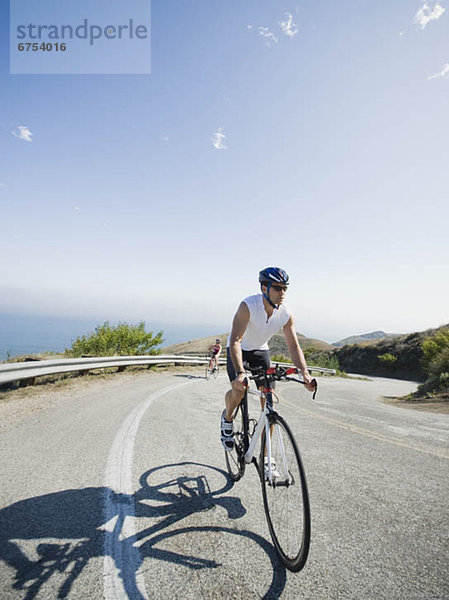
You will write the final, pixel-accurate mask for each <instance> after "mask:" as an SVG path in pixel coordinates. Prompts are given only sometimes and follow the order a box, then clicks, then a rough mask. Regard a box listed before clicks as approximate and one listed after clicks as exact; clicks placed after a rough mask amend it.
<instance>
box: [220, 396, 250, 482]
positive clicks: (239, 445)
mask: <svg viewBox="0 0 449 600" xmlns="http://www.w3.org/2000/svg"><path fill="white" fill-rule="evenodd" d="M244 431H245V419H244V414H243V401H242V402H240V404H239V405H238V406H237V408H236V409H235V411H234V448H233V449H232V450H231V451H229V452H228V451H226V450H225V459H226V467H227V469H228V473H229V476H230V478H231V479H232V480H233V481H238V480H239V479H241V477H242V476H243V473H244V472H245V461H244V458H243V457H244V455H245V442H244Z"/></svg>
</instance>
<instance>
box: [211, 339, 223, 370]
mask: <svg viewBox="0 0 449 600" xmlns="http://www.w3.org/2000/svg"><path fill="white" fill-rule="evenodd" d="M221 349H222V346H221V339H220V338H217V339H216V340H215V344H212V345H211V346H209V354H210V357H211V361H210V366H212V363H213V364H214V366H215V368H216V367H217V366H218V359H219V358H220V354H221Z"/></svg>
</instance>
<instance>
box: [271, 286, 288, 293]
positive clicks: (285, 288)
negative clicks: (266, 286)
mask: <svg viewBox="0 0 449 600" xmlns="http://www.w3.org/2000/svg"><path fill="white" fill-rule="evenodd" d="M271 287H272V288H273V290H276V291H277V292H286V291H287V289H288V288H287V286H286V285H276V284H273V285H272V286H271Z"/></svg>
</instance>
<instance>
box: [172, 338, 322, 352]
mask: <svg viewBox="0 0 449 600" xmlns="http://www.w3.org/2000/svg"><path fill="white" fill-rule="evenodd" d="M228 335H229V333H219V334H218V335H211V336H208V337H205V338H199V339H196V340H189V341H188V342H182V343H179V344H172V345H171V346H167V347H166V348H163V349H162V352H163V353H164V354H185V353H188V354H200V355H201V354H206V353H207V349H208V348H209V346H210V345H211V344H213V343H214V342H215V340H216V339H217V338H220V339H221V340H222V344H223V346H224V347H226V342H227V339H228ZM296 335H297V336H298V340H299V343H300V345H301V348H303V349H304V350H307V349H309V348H314V349H317V350H334V347H333V346H332V345H331V344H328V343H327V342H323V341H322V340H315V339H313V338H307V337H305V336H304V335H302V334H300V333H297V334H296ZM269 348H270V352H271V354H285V355H288V349H287V344H286V342H285V337H284V336H283V335H282V334H275V335H274V336H273V337H272V338H271V340H270V342H269Z"/></svg>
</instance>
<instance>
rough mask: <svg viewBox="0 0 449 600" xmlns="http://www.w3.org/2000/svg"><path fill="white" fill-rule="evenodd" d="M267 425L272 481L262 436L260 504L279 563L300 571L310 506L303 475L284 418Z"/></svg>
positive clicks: (306, 550) (306, 547)
mask: <svg viewBox="0 0 449 600" xmlns="http://www.w3.org/2000/svg"><path fill="white" fill-rule="evenodd" d="M272 423H273V424H272V426H271V458H272V463H273V459H274V461H275V467H274V468H273V469H272V481H271V482H270V481H268V477H266V476H265V475H266V474H265V468H264V459H265V456H266V454H267V450H266V437H265V433H264V435H263V436H262V444H261V451H260V478H261V482H262V494H263V503H264V508H265V514H266V517H267V522H268V527H269V530H270V534H271V538H272V540H273V543H274V545H275V547H276V550H277V551H278V553H279V555H280V557H281V559H282V562H283V563H284V564H285V566H286V567H287V569H289V570H290V571H300V570H301V569H302V568H303V566H304V565H305V563H306V560H307V555H308V553H309V545H310V506H309V494H308V490H307V482H306V476H305V472H304V467H303V464H302V461H301V456H300V454H299V450H298V447H297V445H296V441H295V438H294V437H293V434H292V432H291V430H290V428H289V426H288V425H287V423H286V422H285V421H284V419H283V418H282V417H281V416H280V415H275V416H274V418H273V422H272Z"/></svg>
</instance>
